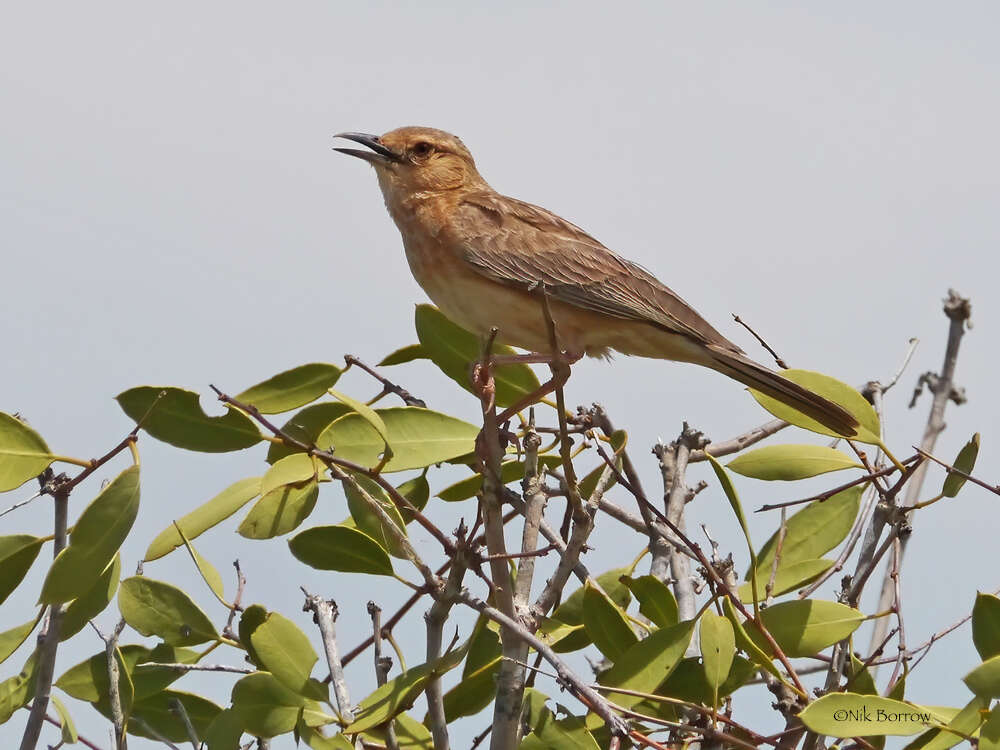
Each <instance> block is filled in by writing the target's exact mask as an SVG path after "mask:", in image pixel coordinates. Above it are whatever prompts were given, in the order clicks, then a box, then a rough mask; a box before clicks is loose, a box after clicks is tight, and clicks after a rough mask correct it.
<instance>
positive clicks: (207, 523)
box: [146, 477, 261, 562]
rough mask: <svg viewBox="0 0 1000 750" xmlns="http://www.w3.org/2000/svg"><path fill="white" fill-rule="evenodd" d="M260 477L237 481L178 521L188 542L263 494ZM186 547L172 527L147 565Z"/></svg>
mask: <svg viewBox="0 0 1000 750" xmlns="http://www.w3.org/2000/svg"><path fill="white" fill-rule="evenodd" d="M260 481H261V478H260V477H249V478H248V479H241V480H240V481H238V482H235V483H233V484H231V485H229V486H228V487H226V489H224V490H223V491H222V492H220V493H219V494H218V495H216V496H215V497H213V498H212V499H211V500H209V501H208V502H206V503H203V504H202V505H199V506H198V507H197V508H195V509H194V510H193V511H191V512H190V513H188V514H187V515H185V516H182V517H181V518H179V519H178V520H177V525H178V526H180V527H181V531H183V532H184V536H186V537H187V538H188V540H189V541H190V540H194V539H197V538H198V537H199V536H201V535H202V534H204V533H205V532H206V531H208V530H209V529H210V528H212V527H213V526H216V525H218V524H220V523H222V522H223V521H225V520H226V519H227V518H229V517H230V516H231V515H233V513H235V512H236V511H238V510H239V509H240V508H242V507H243V506H244V505H246V504H247V503H248V502H250V501H251V500H253V499H254V498H255V497H257V495H259V494H260ZM182 544H184V540H183V539H182V538H181V535H180V534H179V533H178V532H177V528H176V527H175V526H174V525H173V524H170V525H169V526H168V527H167V528H165V529H164V530H163V531H161V532H160V533H159V534H158V535H157V537H156V539H154V540H153V543H152V544H150V545H149V549H147V550H146V562H149V561H151V560H157V559H159V558H161V557H163V556H164V555H166V554H168V553H169V552H173V551H174V550H175V549H177V548H178V547H180V546H181V545H182Z"/></svg>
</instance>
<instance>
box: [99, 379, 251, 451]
mask: <svg viewBox="0 0 1000 750" xmlns="http://www.w3.org/2000/svg"><path fill="white" fill-rule="evenodd" d="M161 393H163V394H164V396H163V398H159V396H160V394H161ZM116 400H117V401H118V405H119V406H121V408H122V411H124V412H125V413H126V414H127V415H128V416H129V417H131V418H132V419H133V420H134V421H136V422H139V421H140V420H143V418H145V420H144V421H143V422H142V429H144V430H145V431H146V432H148V433H149V434H150V435H152V436H153V437H154V438H156V439H157V440H162V441H163V442H164V443H169V444H170V445H173V446H176V447H178V448H184V449H186V450H189V451H200V452H202V453H227V452H229V451H238V450H243V449H244V448H249V447H250V446H252V445H256V444H257V443H259V442H260V441H261V439H262V438H261V434H260V430H258V429H257V426H256V425H255V424H254V422H253V420H252V419H250V418H249V417H248V416H246V415H245V414H243V413H242V412H240V411H237V410H236V409H231V408H228V407H227V413H226V415H225V416H222V417H210V416H208V415H207V414H206V413H205V412H203V411H202V410H201V404H199V403H198V394H197V393H195V392H194V391H186V390H184V389H182V388H170V387H157V386H149V385H144V386H139V387H138V388H130V389H129V390H127V391H124V392H123V393H119V394H118V396H117V398H116ZM154 404H155V406H154ZM150 409H152V411H150Z"/></svg>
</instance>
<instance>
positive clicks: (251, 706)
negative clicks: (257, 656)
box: [232, 672, 336, 737]
mask: <svg viewBox="0 0 1000 750" xmlns="http://www.w3.org/2000/svg"><path fill="white" fill-rule="evenodd" d="M232 702H233V706H232V707H233V710H234V711H236V712H237V713H238V714H239V716H240V719H241V723H242V725H243V729H244V730H245V731H247V732H249V733H250V734H253V735H256V736H258V737H276V736H278V735H279V734H285V732H290V731H292V729H293V728H294V727H295V724H296V723H297V722H298V720H299V716H300V715H301V716H302V719H303V720H304V721H305V723H306V724H307V725H308V726H313V727H315V726H322V725H324V724H329V723H332V722H334V721H336V719H335V718H334V717H333V716H330V715H329V714H327V713H325V712H324V711H323V708H322V706H321V705H320V704H319V703H317V702H316V701H313V700H309V699H308V698H304V697H303V696H301V695H299V694H298V693H295V692H293V691H291V690H289V689H288V688H286V687H285V686H284V685H282V684H281V682H279V681H278V680H277V679H276V678H275V677H274V675H272V674H271V673H270V672H254V673H253V674H250V675H247V676H246V677H244V678H242V679H241V680H239V681H238V682H237V683H236V684H235V685H234V686H233V693H232Z"/></svg>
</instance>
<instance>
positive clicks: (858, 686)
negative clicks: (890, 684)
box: [846, 652, 893, 698]
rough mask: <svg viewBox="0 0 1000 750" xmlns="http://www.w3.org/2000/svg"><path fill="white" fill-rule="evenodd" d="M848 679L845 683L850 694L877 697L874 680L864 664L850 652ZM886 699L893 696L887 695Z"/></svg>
mask: <svg viewBox="0 0 1000 750" xmlns="http://www.w3.org/2000/svg"><path fill="white" fill-rule="evenodd" d="M848 677H849V679H848V682H847V686H846V687H847V688H848V690H850V691H851V692H852V693H860V694H861V695H878V694H879V693H878V687H877V686H876V685H875V678H874V677H872V673H871V672H870V671H868V667H866V666H865V663H864V662H863V661H861V660H860V659H859V658H858V657H857V656H855V655H854V653H853V652H851V671H850V673H849V675H848ZM886 697H887V698H892V697H893V696H891V695H888V696H886Z"/></svg>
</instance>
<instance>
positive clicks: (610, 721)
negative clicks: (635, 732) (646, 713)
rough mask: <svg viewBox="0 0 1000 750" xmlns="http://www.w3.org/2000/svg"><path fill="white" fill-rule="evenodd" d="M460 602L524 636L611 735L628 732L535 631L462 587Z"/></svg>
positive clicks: (618, 717)
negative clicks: (529, 630)
mask: <svg viewBox="0 0 1000 750" xmlns="http://www.w3.org/2000/svg"><path fill="white" fill-rule="evenodd" d="M459 601H461V602H462V603H463V604H465V605H467V606H469V607H472V609H474V610H476V611H477V612H479V613H480V614H483V615H486V617H488V618H489V619H491V620H493V621H494V622H496V623H498V624H500V625H501V626H502V627H505V628H508V629H510V630H513V631H515V632H516V633H517V634H518V635H519V636H520V637H521V638H523V639H525V640H526V641H527V642H528V644H529V645H530V646H531V647H532V648H534V649H535V650H536V651H537V652H538V653H540V654H541V655H542V657H543V658H544V659H545V660H546V661H547V662H548V663H549V664H551V665H552V666H553V667H555V670H556V673H557V674H558V675H559V681H560V684H562V685H563V686H565V687H566V688H567V689H569V690H571V691H572V692H573V694H574V695H575V696H576V697H577V698H579V699H581V700H585V701H586V703H587V705H588V707H589V708H590V709H591V710H593V711H594V713H596V714H597V715H598V716H600V717H601V718H602V719H603V720H604V723H605V724H607V725H608V729H609V730H610V732H611V734H612V736H619V737H624V736H627V735H628V734H629V727H628V723H627V722H626V721H625V720H624V719H622V718H621V717H620V716H617V715H616V714H615V713H614V710H613V708H612V706H611V704H610V703H608V701H607V700H605V699H604V698H603V697H601V695H600V694H598V693H597V692H596V691H595V690H594V689H593V688H591V687H590V686H589V685H588V684H587V683H586V682H584V681H583V680H581V679H580V678H579V677H578V676H577V675H576V673H575V672H573V670H572V669H570V668H569V666H568V665H567V664H566V662H564V661H563V660H562V659H561V658H560V657H559V656H558V655H557V654H556V653H555V652H554V651H553V650H552V649H551V648H549V646H548V645H546V643H545V642H544V641H542V640H541V639H539V638H538V637H537V636H535V635H534V634H532V633H529V632H528V631H527V630H526V629H525V628H524V626H522V625H521V624H520V623H519V622H517V621H516V620H513V619H512V618H510V617H508V616H507V615H505V614H504V613H503V612H501V611H500V610H498V609H496V608H495V607H491V606H490V605H488V604H487V603H486V602H484V601H482V600H481V599H477V598H475V597H474V596H472V595H471V594H469V593H468V592H467V591H465V590H463V591H462V592H461V594H460V595H459ZM495 731H496V726H495V725H494V732H495Z"/></svg>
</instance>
